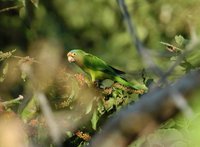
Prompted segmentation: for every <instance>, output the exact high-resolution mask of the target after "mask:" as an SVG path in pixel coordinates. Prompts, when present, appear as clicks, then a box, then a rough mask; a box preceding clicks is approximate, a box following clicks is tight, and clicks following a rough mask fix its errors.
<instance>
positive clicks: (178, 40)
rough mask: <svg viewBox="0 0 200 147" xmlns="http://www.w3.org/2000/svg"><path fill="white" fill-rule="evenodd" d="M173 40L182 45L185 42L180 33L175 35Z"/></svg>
mask: <svg viewBox="0 0 200 147" xmlns="http://www.w3.org/2000/svg"><path fill="white" fill-rule="evenodd" d="M175 41H176V43H177V44H178V45H179V46H182V45H183V44H184V42H185V39H184V38H183V36H181V35H176V36H175Z"/></svg>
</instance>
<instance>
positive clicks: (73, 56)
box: [67, 49, 148, 91]
mask: <svg viewBox="0 0 200 147" xmlns="http://www.w3.org/2000/svg"><path fill="white" fill-rule="evenodd" d="M67 57H68V61H69V62H70V63H72V62H74V63H75V64H76V65H78V66H79V67H80V68H81V69H82V70H83V71H84V72H85V73H87V74H88V75H89V76H90V77H91V80H92V81H93V82H95V81H96V80H104V79H111V80H113V81H117V82H118V83H120V84H122V85H124V86H127V87H131V88H133V89H135V90H144V91H147V89H148V88H147V87H146V86H145V85H143V84H138V85H135V84H132V83H130V82H128V81H126V80H125V79H124V78H122V77H121V75H122V74H124V72H123V71H120V70H118V69H116V68H114V67H112V66H110V65H108V64H107V63H106V62H105V61H103V60H102V59H100V58H98V57H96V56H94V55H92V54H89V53H86V52H84V51H83V50H80V49H74V50H71V51H70V52H69V53H68V54H67Z"/></svg>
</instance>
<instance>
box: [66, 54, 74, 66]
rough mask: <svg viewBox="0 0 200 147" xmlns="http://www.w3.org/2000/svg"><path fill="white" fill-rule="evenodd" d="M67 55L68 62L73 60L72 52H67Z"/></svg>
mask: <svg viewBox="0 0 200 147" xmlns="http://www.w3.org/2000/svg"><path fill="white" fill-rule="evenodd" d="M67 57H68V61H69V62H70V63H72V62H75V59H74V53H71V52H69V53H68V54H67Z"/></svg>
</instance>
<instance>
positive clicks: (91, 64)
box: [84, 54, 124, 75]
mask: <svg viewBox="0 0 200 147" xmlns="http://www.w3.org/2000/svg"><path fill="white" fill-rule="evenodd" d="M84 65H85V66H86V67H87V68H89V69H92V70H95V71H102V72H105V73H108V74H114V75H119V74H124V72H123V71H120V70H118V69H115V68H114V67H112V66H109V65H108V64H107V63H106V62H105V61H103V60H101V59H100V58H98V57H96V56H93V55H91V54H87V55H85V57H84Z"/></svg>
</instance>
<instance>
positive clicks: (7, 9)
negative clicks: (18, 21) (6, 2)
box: [0, 5, 24, 13]
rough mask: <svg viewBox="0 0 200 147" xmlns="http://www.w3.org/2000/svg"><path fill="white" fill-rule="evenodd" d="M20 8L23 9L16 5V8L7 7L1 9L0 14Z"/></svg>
mask: <svg viewBox="0 0 200 147" xmlns="http://www.w3.org/2000/svg"><path fill="white" fill-rule="evenodd" d="M22 7H24V6H23V5H16V6H12V7H8V8H3V9H1V10H0V13H2V12H6V11H10V10H15V9H20V8H22Z"/></svg>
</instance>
